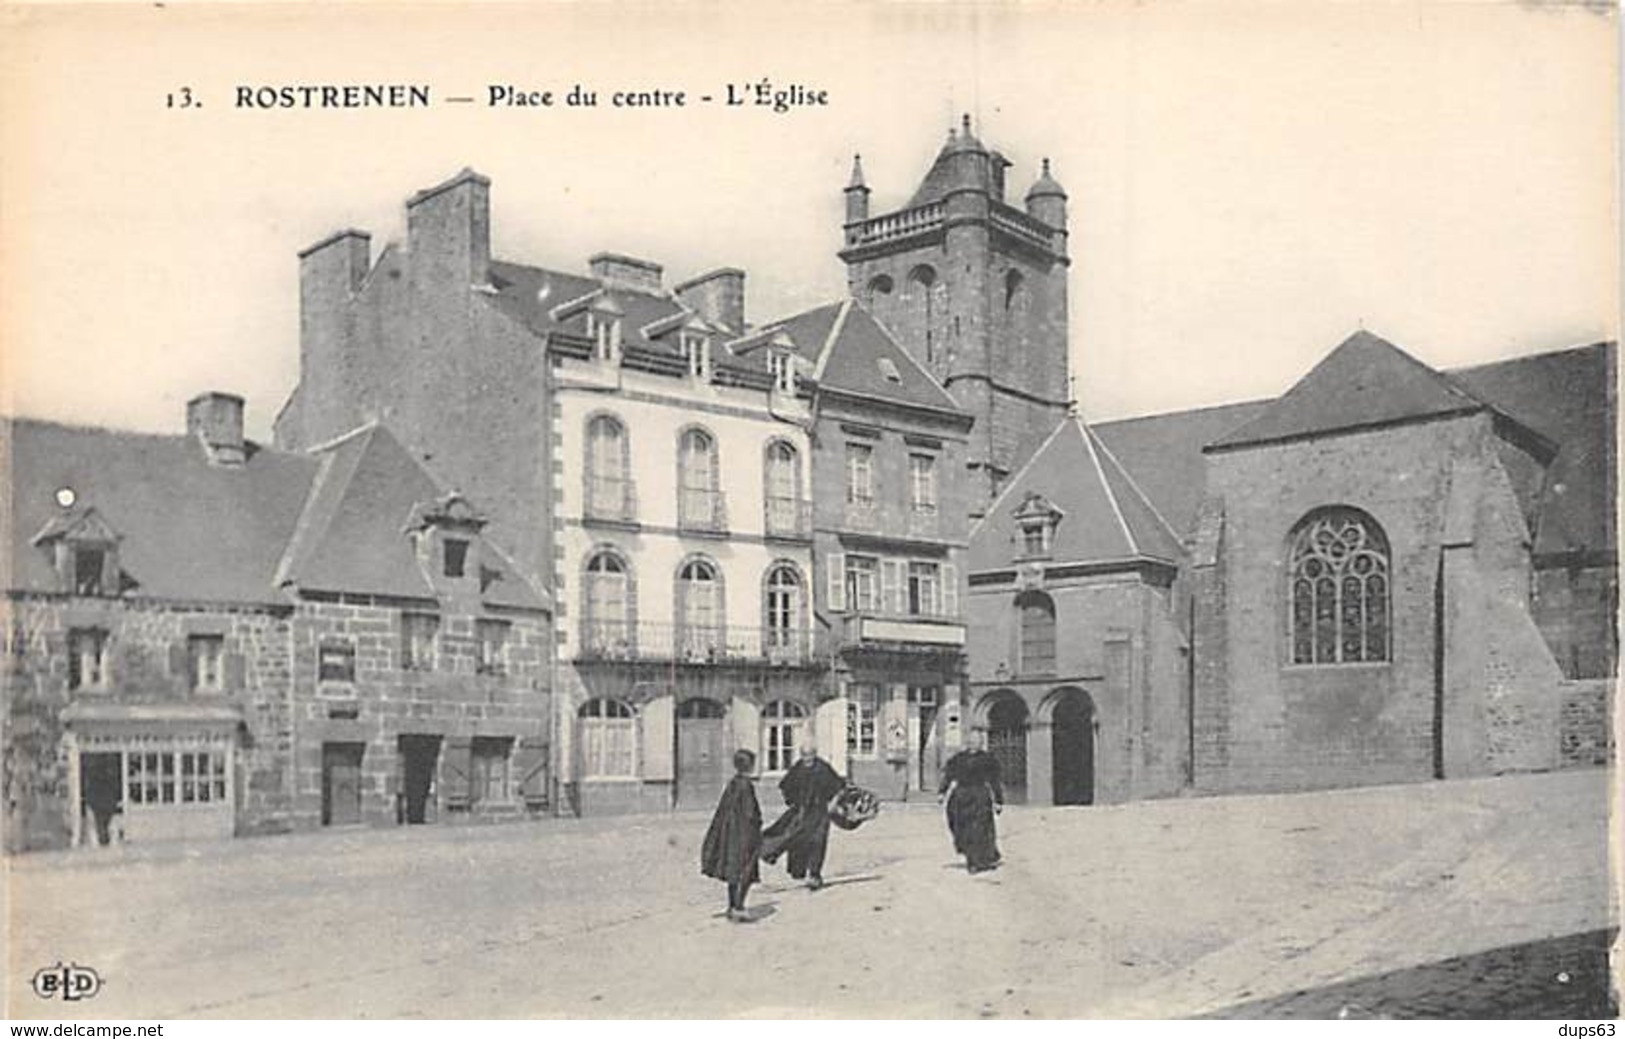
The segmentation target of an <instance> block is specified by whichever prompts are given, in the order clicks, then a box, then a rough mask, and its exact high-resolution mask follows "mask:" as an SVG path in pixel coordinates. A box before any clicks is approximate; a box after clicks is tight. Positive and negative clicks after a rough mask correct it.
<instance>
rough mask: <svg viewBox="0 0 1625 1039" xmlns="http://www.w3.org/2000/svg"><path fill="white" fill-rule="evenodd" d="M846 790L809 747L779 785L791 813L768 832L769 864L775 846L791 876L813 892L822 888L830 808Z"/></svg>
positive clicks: (801, 753) (832, 769)
mask: <svg viewBox="0 0 1625 1039" xmlns="http://www.w3.org/2000/svg"><path fill="white" fill-rule="evenodd" d="M844 789H846V780H844V779H842V778H841V776H840V773H838V772H836V771H835V769H834V768H832V767H831V766H830V764H829V762H827V761H825V760H824V759H823V758H821V757H819V756H818V750H817V748H815V747H813V746H812V745H811V744H804V745H803V746H802V747H801V752H800V757H799V758H798V759H797V761H796V763H795V764H794V765H791V766H790V769H789V771H787V772H785V774H784V778H783V779H782V780H780V781H779V793H781V794H783V795H784V803H785V804H787V805H789V806H790V811H789V812H788V813H786V815H785V816H784V817H782V818H780V819H779V820H778V821H777V822H775V823H774V824H773V826H772V827H771V828H770V829H769V830H768V837H769V840H770V842H772V841H773V838H778V840H777V841H776V842H773V843H770V844H769V849H770V850H769V853H768V854H769V856H770V858H769V861H771V860H772V859H773V858H777V857H778V850H774V846H775V844H776V845H777V847H778V849H782V850H783V851H784V852H785V853H786V855H787V856H788V861H787V862H786V863H785V865H786V866H787V867H788V868H789V870H790V876H792V877H794V878H795V879H796V880H801V879H803V878H805V879H806V881H807V886H808V887H809V888H811V889H812V890H814V891H817V890H818V889H819V888H821V887H823V886H824V855H825V853H826V852H827V851H828V850H829V806H830V802H832V801H834V800H835V797H836V795H837V794H839V793H840V792H841V791H842V790H844Z"/></svg>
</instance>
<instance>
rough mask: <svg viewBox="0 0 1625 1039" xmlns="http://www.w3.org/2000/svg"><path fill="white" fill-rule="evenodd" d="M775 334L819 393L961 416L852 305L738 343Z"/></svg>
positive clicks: (798, 317) (801, 317)
mask: <svg viewBox="0 0 1625 1039" xmlns="http://www.w3.org/2000/svg"><path fill="white" fill-rule="evenodd" d="M781 332H782V333H783V334H784V335H785V336H787V337H788V338H789V340H790V342H791V343H792V344H793V345H794V346H795V349H796V353H797V354H798V355H800V356H801V357H803V358H806V359H807V361H808V362H809V363H810V364H811V366H812V368H813V370H814V371H816V372H817V379H818V385H819V386H820V387H823V388H825V389H831V390H836V391H840V392H845V393H853V394H858V395H860V396H864V397H869V398H873V399H877V400H886V401H892V402H894V403H898V404H908V405H915V406H918V407H926V408H932V409H935V410H937V411H951V412H954V413H956V414H964V411H963V409H962V408H960V406H959V404H958V402H956V401H955V400H954V399H953V397H952V396H950V395H949V393H948V391H947V390H946V389H944V388H943V386H942V384H941V383H940V382H938V381H937V380H936V379H935V378H933V377H932V375H931V373H930V372H928V371H926V370H925V369H924V368H923V367H921V366H920V364H919V362H917V361H915V360H914V358H913V357H911V356H909V353H908V351H907V350H904V349H903V348H902V347H901V346H900V345H898V343H897V340H896V339H894V338H892V335H891V333H890V332H888V331H887V330H886V328H885V326H884V325H882V324H881V323H880V322H879V321H878V320H876V319H875V317H874V315H872V314H870V313H869V311H868V310H866V309H864V307H863V305H862V304H861V303H858V302H856V301H855V300H845V301H843V302H840V303H826V304H824V305H823V306H821V307H815V308H813V309H812V310H808V311H803V312H802V313H800V314H795V315H793V316H791V317H787V318H784V319H782V320H779V321H775V322H772V323H771V324H768V325H764V326H762V328H761V330H760V331H758V332H755V333H753V334H752V335H751V336H749V337H748V339H747V340H744V341H742V342H744V343H747V344H750V345H754V344H756V343H757V342H758V341H766V340H768V339H771V338H773V337H774V336H776V335H778V334H779V333H781ZM747 348H749V347H748V346H747ZM893 374H895V375H896V378H892V375H893Z"/></svg>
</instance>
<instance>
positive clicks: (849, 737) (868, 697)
mask: <svg viewBox="0 0 1625 1039" xmlns="http://www.w3.org/2000/svg"><path fill="white" fill-rule="evenodd" d="M879 711H880V687H879V686H877V685H875V684H873V683H870V682H856V683H853V684H852V685H851V686H849V687H847V700H846V753H847V756H848V757H853V758H872V757H874V756H875V717H876V715H877V714H879Z"/></svg>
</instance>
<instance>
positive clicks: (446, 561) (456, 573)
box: [440, 538, 468, 577]
mask: <svg viewBox="0 0 1625 1039" xmlns="http://www.w3.org/2000/svg"><path fill="white" fill-rule="evenodd" d="M440 552H441V570H442V571H443V572H444V573H445V575H446V576H447V577H461V576H463V572H464V570H466V569H467V567H468V542H467V541H465V540H463V539H462V538H446V539H445V540H443V541H442V542H441V543H440Z"/></svg>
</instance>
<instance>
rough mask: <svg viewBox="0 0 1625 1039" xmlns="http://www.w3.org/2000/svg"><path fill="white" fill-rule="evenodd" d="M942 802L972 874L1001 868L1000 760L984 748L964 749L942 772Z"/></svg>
mask: <svg viewBox="0 0 1625 1039" xmlns="http://www.w3.org/2000/svg"><path fill="white" fill-rule="evenodd" d="M938 793H939V795H940V798H939V799H940V800H945V801H946V802H947V806H948V832H949V834H950V835H952V837H953V839H954V851H956V852H958V853H959V854H961V855H963V856H965V868H966V869H967V870H969V871H970V872H971V873H984V872H986V871H987V870H990V869H998V868H999V862H1000V860H1001V857H1000V855H999V842H998V829H997V826H996V824H995V823H994V818H993V817H994V816H995V815H997V814H998V813H999V812H1001V811H1003V810H1004V788H1003V787H1002V786H1001V785H1000V783H999V759H998V758H996V757H994V756H993V755H992V754H991V753H989V752H988V751H987V750H985V749H983V748H981V747H974V748H971V749H969V750H962V751H960V752H959V753H958V754H955V755H954V756H953V757H951V758H949V759H948V763H947V764H946V765H944V766H943V769H942V785H941V787H940V788H939V790H938Z"/></svg>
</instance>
